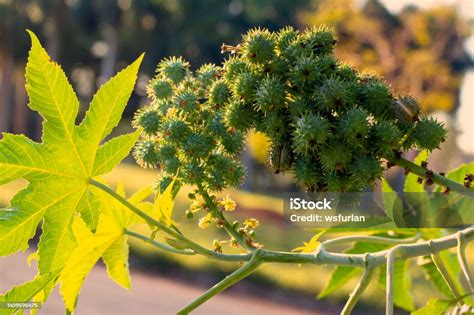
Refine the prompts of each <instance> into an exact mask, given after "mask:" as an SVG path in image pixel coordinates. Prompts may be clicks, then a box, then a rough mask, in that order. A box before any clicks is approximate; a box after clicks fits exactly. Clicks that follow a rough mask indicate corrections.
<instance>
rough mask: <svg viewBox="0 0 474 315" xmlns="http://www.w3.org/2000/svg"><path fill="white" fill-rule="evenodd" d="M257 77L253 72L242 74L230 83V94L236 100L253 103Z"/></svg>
mask: <svg viewBox="0 0 474 315" xmlns="http://www.w3.org/2000/svg"><path fill="white" fill-rule="evenodd" d="M258 82H259V76H258V75H257V74H255V73H254V72H243V73H241V74H239V75H237V77H236V78H235V80H233V82H232V85H231V86H232V94H233V96H234V98H235V99H236V100H243V101H245V102H247V103H253V100H254V97H255V92H256V90H257V86H256V85H257V83H258Z"/></svg>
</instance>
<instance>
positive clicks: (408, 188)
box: [404, 150, 429, 192]
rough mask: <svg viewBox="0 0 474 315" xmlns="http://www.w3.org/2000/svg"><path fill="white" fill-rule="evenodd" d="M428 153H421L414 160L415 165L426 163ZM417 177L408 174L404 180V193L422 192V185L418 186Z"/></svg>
mask: <svg viewBox="0 0 474 315" xmlns="http://www.w3.org/2000/svg"><path fill="white" fill-rule="evenodd" d="M428 156H429V153H428V151H425V150H423V151H421V152H420V153H419V154H418V156H417V157H416V159H415V160H414V161H413V162H414V163H415V164H418V165H420V164H421V162H423V161H426V160H427V159H428ZM417 179H418V175H415V174H412V173H408V175H407V176H406V178H405V187H404V191H405V192H424V191H425V189H424V187H423V184H419V183H418V182H417Z"/></svg>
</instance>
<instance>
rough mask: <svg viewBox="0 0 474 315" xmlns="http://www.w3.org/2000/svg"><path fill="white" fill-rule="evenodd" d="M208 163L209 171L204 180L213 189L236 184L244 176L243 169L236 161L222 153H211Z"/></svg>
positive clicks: (218, 189)
mask: <svg viewBox="0 0 474 315" xmlns="http://www.w3.org/2000/svg"><path fill="white" fill-rule="evenodd" d="M208 165H209V166H210V171H209V175H208V177H207V179H206V180H205V182H206V184H207V186H209V187H210V188H211V189H212V190H213V191H220V190H222V189H223V188H224V187H226V186H236V185H238V184H239V183H241V182H242V179H243V177H244V176H245V170H244V168H243V166H242V165H241V164H240V163H239V162H238V161H235V160H234V159H232V158H229V157H227V156H225V155H222V154H217V153H216V154H213V155H211V156H210V157H209V159H208Z"/></svg>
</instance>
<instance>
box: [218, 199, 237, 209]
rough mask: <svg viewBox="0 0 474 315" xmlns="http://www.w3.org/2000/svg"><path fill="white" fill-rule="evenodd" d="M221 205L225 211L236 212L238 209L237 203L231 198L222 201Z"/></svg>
mask: <svg viewBox="0 0 474 315" xmlns="http://www.w3.org/2000/svg"><path fill="white" fill-rule="evenodd" d="M219 204H220V205H221V206H222V207H223V208H224V210H225V211H234V210H235V207H236V203H235V201H234V200H232V199H230V198H229V196H227V197H225V198H224V199H222V200H221V201H220V202H219Z"/></svg>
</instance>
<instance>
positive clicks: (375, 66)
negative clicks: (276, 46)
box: [299, 0, 471, 111]
mask: <svg viewBox="0 0 474 315" xmlns="http://www.w3.org/2000/svg"><path fill="white" fill-rule="evenodd" d="M312 6H313V9H312V10H309V11H302V12H301V13H300V14H299V17H300V21H301V22H302V23H303V24H305V25H318V24H326V25H328V26H332V27H334V28H335V29H336V31H337V34H338V36H339V43H338V46H337V49H336V54H337V55H338V57H340V58H341V59H343V60H347V61H350V62H352V63H353V64H354V65H355V66H357V67H358V68H360V69H367V70H373V71H377V72H378V73H380V74H382V75H383V76H385V78H386V79H387V81H388V82H389V83H391V84H392V86H393V87H394V89H395V90H397V91H399V92H400V93H410V94H413V95H414V96H416V97H417V98H419V99H420V101H421V103H422V106H423V109H424V110H425V111H430V110H446V111H451V110H454V109H455V108H456V104H457V97H458V94H459V87H460V82H461V77H462V73H463V70H464V69H465V68H466V67H467V66H468V65H469V64H470V63H471V61H470V59H469V56H468V55H467V53H466V52H465V50H464V47H463V42H464V39H465V38H466V37H467V36H468V35H469V34H468V31H469V29H468V25H467V24H466V22H465V21H463V20H462V18H461V17H460V16H459V14H458V13H457V12H456V9H455V7H452V6H438V7H434V8H432V9H426V10H421V9H418V8H416V7H415V6H408V7H405V8H404V9H403V10H402V11H401V12H400V13H399V14H392V13H390V12H389V11H387V9H386V8H385V7H384V6H383V5H382V4H380V3H379V2H378V1H377V0H367V1H366V2H365V4H364V5H363V6H362V7H357V6H356V3H354V2H351V1H350V0H349V1H348V0H318V1H314V2H313V4H312Z"/></svg>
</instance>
